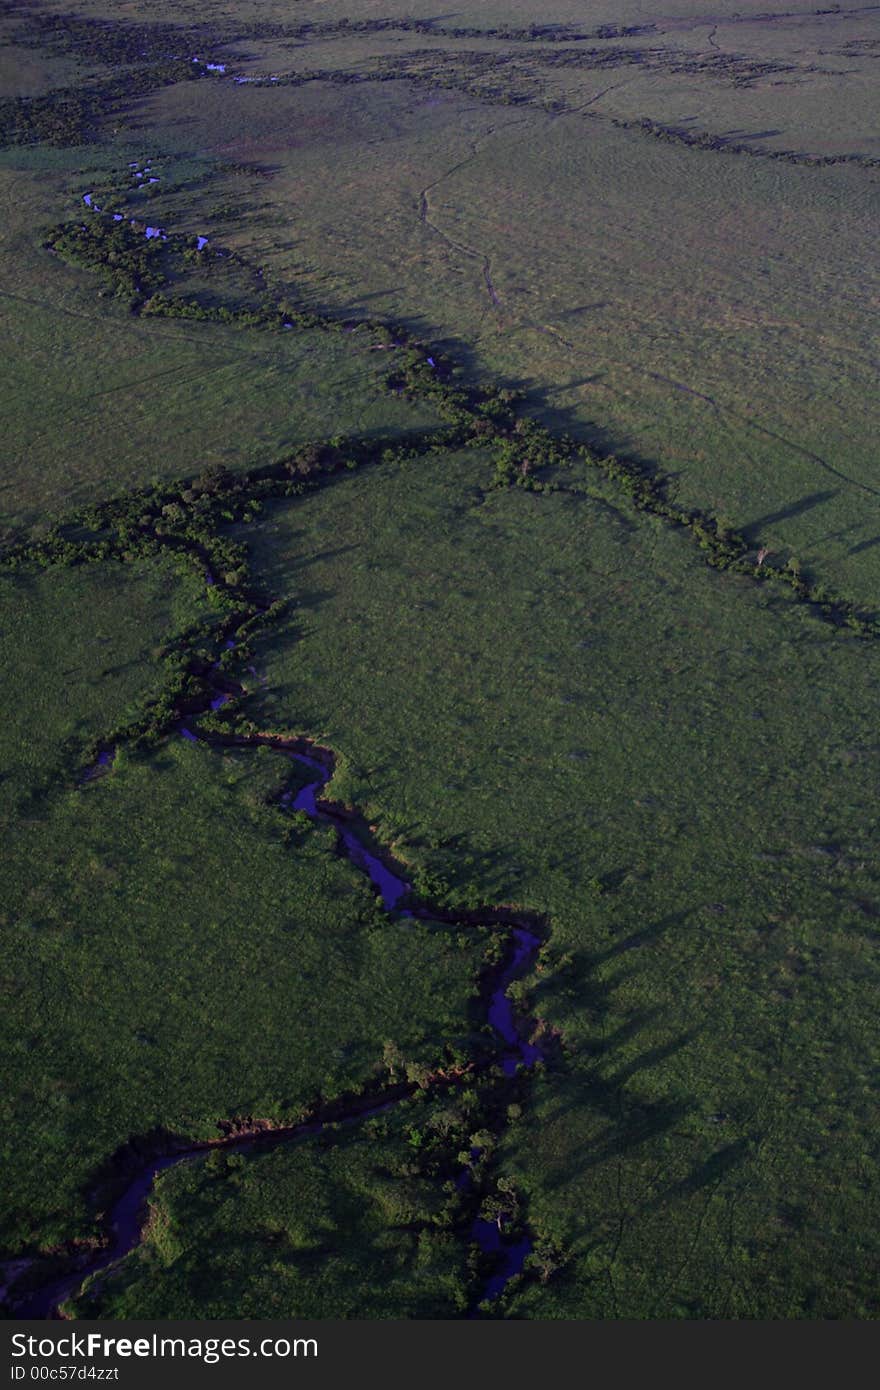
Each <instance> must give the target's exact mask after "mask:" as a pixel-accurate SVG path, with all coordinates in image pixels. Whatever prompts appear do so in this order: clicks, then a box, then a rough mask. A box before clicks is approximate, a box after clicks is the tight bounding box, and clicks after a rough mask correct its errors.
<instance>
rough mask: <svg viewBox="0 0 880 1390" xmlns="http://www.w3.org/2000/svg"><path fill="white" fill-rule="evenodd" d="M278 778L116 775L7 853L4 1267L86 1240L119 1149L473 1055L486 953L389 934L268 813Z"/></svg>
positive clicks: (213, 755)
mask: <svg viewBox="0 0 880 1390" xmlns="http://www.w3.org/2000/svg"><path fill="white" fill-rule="evenodd" d="M280 763H281V759H280V758H278V757H277V756H276V757H273V756H272V755H271V754H269V753H268V752H267V753H266V754H265V755H264V756H263V757H260V756H259V755H254V756H250V755H234V754H229V755H222V754H220V753H218V752H215V751H213V750H209V749H208V748H206V747H201V746H199V747H194V746H191V745H187V744H185V743H183V742H177V743H174V744H172V745H169V746H168V747H167V748H166V749H165V750H164V751H163V752H162V753H161V754H159V755H157V756H156V757H155V758H154V759H153V760H152V761H146V760H133V759H126V758H125V757H123V756H122V755H119V761H118V764H117V765H116V766H115V767H114V769H113V771H112V772H111V773H109V774H107V775H106V776H104V777H103V778H101V779H99V780H97V781H95V782H93V783H92V784H90V785H87V786H86V787H84V788H82V789H79V790H71V791H69V792H67V793H59V794H58V795H57V797H56V798H55V799H54V800H53V803H52V804H51V806H50V808H49V809H48V811H47V812H46V813H45V814H44V815H43V816H41V817H40V818H39V819H33V820H31V821H29V822H26V823H24V824H21V825H20V826H19V827H18V829H17V830H16V832H15V833H14V834H10V835H9V836H8V837H7V845H6V855H5V860H6V862H5V868H4V895H3V931H4V939H5V942H6V950H5V952H4V959H5V961H6V971H5V979H4V989H5V994H6V998H5V1003H4V1009H3V1032H4V1041H3V1056H4V1071H5V1073H6V1080H5V1084H4V1087H3V1091H4V1101H3V1136H4V1137H3V1143H2V1150H3V1155H2V1156H3V1168H4V1193H3V1245H4V1248H5V1249H6V1250H7V1251H8V1252H9V1253H15V1252H16V1251H20V1250H22V1249H24V1250H25V1252H27V1251H33V1250H34V1249H37V1250H40V1249H41V1250H46V1249H48V1248H51V1247H52V1246H53V1245H55V1244H56V1243H58V1242H63V1241H65V1240H69V1239H71V1238H73V1237H80V1238H82V1237H86V1236H88V1235H90V1234H92V1233H93V1232H94V1230H95V1215H96V1210H97V1211H100V1210H101V1209H103V1202H104V1200H105V1198H106V1194H107V1192H108V1191H109V1190H110V1189H111V1188H112V1185H113V1179H114V1173H113V1170H112V1166H111V1168H110V1169H109V1170H108V1169H107V1167H106V1165H107V1162H108V1160H110V1159H111V1158H112V1156H113V1155H114V1154H115V1153H116V1152H117V1151H118V1150H120V1149H122V1148H123V1147H124V1146H125V1145H126V1144H127V1143H128V1142H129V1141H130V1140H132V1139H136V1140H137V1139H143V1138H146V1142H147V1144H148V1145H149V1136H151V1135H152V1136H154V1137H155V1136H156V1134H157V1132H158V1133H159V1134H160V1135H161V1133H163V1132H170V1133H171V1134H173V1135H177V1136H184V1137H193V1138H210V1137H211V1136H214V1137H217V1136H218V1134H219V1130H218V1125H219V1123H220V1121H226V1120H230V1119H232V1118H233V1117H236V1116H237V1117H240V1118H248V1117H254V1118H257V1119H266V1120H270V1121H276V1122H277V1121H281V1120H284V1119H287V1120H290V1119H296V1118H297V1116H298V1115H299V1114H301V1113H302V1112H303V1111H304V1109H305V1108H306V1107H307V1106H308V1105H309V1104H310V1103H312V1102H313V1101H315V1100H316V1099H317V1098H319V1097H320V1098H323V1099H326V1100H329V1099H333V1098H334V1097H336V1096H339V1095H341V1094H343V1093H345V1092H347V1091H350V1090H360V1089H361V1088H362V1087H364V1086H365V1085H366V1084H368V1083H370V1082H377V1081H381V1080H382V1079H383V1077H384V1074H385V1068H384V1063H383V1049H384V1045H385V1043H386V1042H389V1043H393V1044H396V1045H397V1047H398V1048H399V1049H400V1052H401V1054H402V1055H403V1056H404V1057H406V1058H407V1059H408V1060H410V1061H416V1062H422V1063H430V1064H437V1063H441V1062H442V1060H443V1054H444V1051H445V1045H446V1043H447V1042H448V1043H449V1044H450V1045H451V1046H452V1048H453V1050H455V1049H456V1046H457V1044H456V1041H455V1040H456V1039H458V1040H459V1042H460V1043H462V1044H464V1043H466V1041H467V1037H468V1033H469V1028H470V1004H469V998H470V995H471V993H472V990H473V988H474V976H475V972H476V970H477V968H478V960H477V956H478V942H476V941H475V942H474V945H473V948H472V949H468V948H466V947H462V946H461V945H459V944H457V942H456V938H455V936H454V935H453V934H450V933H449V932H447V931H443V930H438V931H436V932H435V931H432V930H431V929H430V927H428V926H421V925H419V926H415V925H413V924H412V923H410V924H409V925H406V924H403V925H400V924H396V923H393V922H389V921H388V920H387V918H386V917H385V916H384V914H382V913H381V912H380V910H379V909H378V907H377V905H376V900H375V898H374V895H373V893H372V892H371V890H370V888H369V886H368V885H365V882H364V880H363V878H362V877H361V876H360V875H358V874H357V873H356V872H355V871H354V870H353V869H352V868H351V867H350V866H349V865H348V864H347V863H346V862H345V861H343V860H340V859H339V858H338V857H337V856H336V853H335V846H334V839H335V837H334V835H333V834H332V832H329V831H328V832H326V833H322V832H319V831H317V830H314V829H313V828H311V827H309V826H306V827H302V826H298V825H295V824H292V823H291V822H290V820H289V819H285V818H284V815H283V813H282V812H281V811H279V810H277V809H272V808H269V807H267V806H266V804H265V797H266V795H267V794H268V792H269V790H270V789H271V788H273V787H274V788H277V786H278V785H279V784H280V783H281V782H282V780H283V775H284V772H285V768H284V767H280V766H279V764H280ZM99 1179H102V1181H99Z"/></svg>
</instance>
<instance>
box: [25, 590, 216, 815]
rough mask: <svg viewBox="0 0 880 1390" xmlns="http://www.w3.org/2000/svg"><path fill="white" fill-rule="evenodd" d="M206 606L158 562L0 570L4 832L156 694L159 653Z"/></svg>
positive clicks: (74, 774)
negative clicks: (43, 570) (51, 569)
mask: <svg viewBox="0 0 880 1390" xmlns="http://www.w3.org/2000/svg"><path fill="white" fill-rule="evenodd" d="M206 613H207V609H206V605H205V603H204V601H203V590H202V589H201V586H198V585H196V584H195V583H194V582H193V581H192V579H187V578H184V577H183V576H182V575H181V574H180V573H179V572H177V571H176V570H174V569H172V567H171V566H170V565H169V564H167V563H165V564H163V565H161V566H157V565H155V564H149V565H148V564H145V563H138V564H136V565H131V566H127V565H126V566H123V565H108V566H104V567H102V568H101V569H100V570H99V569H98V567H89V568H81V569H75V570H63V571H61V570H56V571H54V572H53V573H48V574H47V573H39V572H30V573H28V572H20V573H18V574H8V573H7V574H2V575H0V668H2V671H3V703H4V711H5V713H4V718H3V721H2V732H0V762H2V767H3V777H2V785H3V792H4V795H3V802H4V805H3V812H2V823H3V829H4V832H5V833H6V832H8V831H9V830H10V828H11V826H12V825H13V824H14V820H15V817H16V816H17V815H19V814H21V813H23V812H26V810H27V808H28V807H30V810H31V811H33V809H34V805H35V804H36V801H39V800H43V799H44V798H45V796H46V793H47V791H49V790H50V789H51V787H52V786H53V785H54V784H55V782H56V781H57V779H58V778H62V779H64V780H65V781H67V782H70V783H72V782H73V781H74V780H75V779H76V778H77V777H78V776H79V775H80V774H81V772H82V770H83V765H84V762H85V758H86V755H87V752H88V750H89V748H90V745H91V744H93V743H94V742H95V741H97V740H100V739H101V738H102V737H103V736H104V735H106V734H107V733H108V732H109V731H110V730H111V729H113V728H116V727H117V726H120V725H124V724H125V723H127V722H128V720H129V719H130V718H131V717H132V716H133V715H134V714H136V713H137V712H138V711H139V709H140V708H141V706H142V704H143V702H144V700H145V699H148V698H150V697H151V696H155V695H157V694H158V693H159V691H160V690H161V688H162V685H163V682H164V680H165V678H166V677H165V672H164V671H163V669H162V667H161V665H160V663H159V661H158V652H159V650H160V649H161V647H162V646H163V644H165V643H166V642H169V641H172V640H173V639H174V638H175V637H176V636H180V635H181V634H182V633H183V632H184V631H185V630H186V629H187V628H189V627H191V626H192V625H193V624H194V623H195V622H196V621H198V620H199V619H202V618H204V617H205V616H206Z"/></svg>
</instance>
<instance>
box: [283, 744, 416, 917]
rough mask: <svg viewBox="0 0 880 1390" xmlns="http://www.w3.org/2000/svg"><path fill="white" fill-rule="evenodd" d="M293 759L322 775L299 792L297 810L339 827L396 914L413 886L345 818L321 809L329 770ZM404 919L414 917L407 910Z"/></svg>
mask: <svg viewBox="0 0 880 1390" xmlns="http://www.w3.org/2000/svg"><path fill="white" fill-rule="evenodd" d="M293 757H294V758H295V759H296V761H297V762H298V763H303V764H305V766H306V767H309V768H312V769H313V770H314V771H316V772H318V773H319V774H320V777H319V780H318V781H316V782H309V783H307V784H306V786H304V787H302V788H301V790H300V791H299V792H297V794H296V796H295V798H294V799H293V801H292V802H291V805H292V807H293V810H294V811H305V813H306V815H307V816H311V818H312V820H318V821H324V822H325V823H326V822H329V823H330V824H332V825H334V826H335V827H336V830H337V832H338V833H339V838H340V839H341V841H342V843H343V845H344V846H345V851H346V853H347V855H348V857H349V859H350V860H351V862H352V863H353V864H354V865H356V867H357V868H359V869H361V870H362V871H363V872H364V873H365V874H366V875H367V877H368V878H369V880H370V882H371V883H372V885H373V887H374V888H375V889H376V890H377V892H378V893H379V894H380V896H381V898H382V902H383V904H384V906H385V908H386V909H387V910H388V911H389V912H394V911H395V910H396V908H397V904H398V903H399V902H400V900H401V898H403V897H405V896H406V894H407V893H409V891H410V889H411V886H412V885H411V884H409V883H407V882H405V880H404V879H402V878H398V877H397V875H396V874H393V873H392V872H391V870H390V869H389V868H387V867H386V865H385V864H383V863H382V860H381V859H379V858H377V856H376V855H375V854H370V852H369V850H368V849H366V848H365V847H364V845H363V844H362V843H361V841H360V840H359V839H358V838H357V836H356V835H355V834H354V832H353V831H352V830H351V829H350V827H349V826H347V825H346V823H345V821H344V820H343V819H342V817H341V816H339V815H334V813H333V812H332V811H331V810H329V809H327V810H324V809H322V808H320V807H319V806H318V794H319V793H320V792H321V791H322V790H323V788H324V787H325V786H326V784H327V782H328V781H329V780H330V775H331V774H330V771H329V769H328V768H327V767H325V766H324V764H323V763H319V762H318V760H317V758H310V757H309V756H308V754H307V753H294V754H293ZM400 915H401V917H411V916H412V913H411V912H409V911H408V910H407V909H403V910H402V911H401V914H400Z"/></svg>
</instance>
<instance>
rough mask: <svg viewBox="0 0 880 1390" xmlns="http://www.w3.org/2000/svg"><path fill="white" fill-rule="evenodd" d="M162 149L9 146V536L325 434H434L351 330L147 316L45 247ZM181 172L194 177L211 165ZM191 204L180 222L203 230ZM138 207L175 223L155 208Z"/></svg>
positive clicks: (5, 314)
mask: <svg viewBox="0 0 880 1390" xmlns="http://www.w3.org/2000/svg"><path fill="white" fill-rule="evenodd" d="M145 145H146V153H145ZM152 148H153V141H152V140H147V141H145V142H144V144H134V143H130V144H126V145H123V147H122V148H121V149H117V150H115V151H114V152H113V154H112V156H109V157H108V156H107V155H106V154H103V153H102V154H100V155H98V156H96V154H95V153H94V151H92V150H91V149H81V150H75V151H66V150H62V151H53V150H49V151H47V152H44V151H43V150H42V149H40V148H38V149H37V150H36V151H31V150H30V149H27V150H22V149H13V150H11V151H6V152H2V151H0V205H2V211H3V216H2V220H0V225H2V232H0V254H2V263H3V270H2V272H0V344H2V350H3V352H4V356H5V360H6V363H7V391H6V393H5V397H4V403H3V431H4V443H5V451H4V453H5V461H6V467H5V470H4V477H3V482H2V490H0V525H2V526H4V527H6V528H11V527H18V526H34V525H37V524H39V523H40V522H44V521H45V520H46V519H47V517H53V516H58V515H60V514H62V513H63V512H65V511H68V510H70V509H71V508H73V507H76V506H82V505H83V504H85V503H90V502H94V501H98V500H100V499H101V498H104V497H107V496H113V495H116V494H121V493H123V492H125V491H127V490H128V489H130V488H131V487H137V486H143V485H145V484H147V483H150V482H155V481H160V480H161V481H167V480H169V479H171V478H176V477H186V476H192V475H193V474H194V473H198V472H199V471H200V470H201V469H202V468H203V467H205V466H207V465H210V464H215V465H216V464H220V465H223V466H224V467H227V468H233V469H237V468H243V467H245V468H246V467H253V466H254V465H256V464H260V463H268V462H271V461H273V460H274V459H275V458H277V457H278V456H279V455H280V454H283V453H285V452H287V451H289V450H290V449H291V448H292V447H293V446H295V445H296V444H298V443H302V442H303V441H304V440H307V439H311V438H316V437H325V436H326V435H328V434H337V433H339V434H348V433H362V434H367V435H369V434H370V433H371V432H378V431H380V430H381V432H383V433H395V432H397V431H401V430H408V429H419V428H425V427H426V426H428V425H430V424H431V423H432V417H431V415H430V413H428V412H426V411H425V410H424V409H419V408H414V407H412V406H407V404H406V403H405V402H403V401H400V400H398V399H397V398H395V397H393V396H389V395H388V394H387V393H386V392H384V391H383V389H382V378H383V373H384V371H385V370H386V363H385V362H384V360H382V358H383V355H382V354H380V353H373V354H372V355H370V354H369V353H368V352H366V351H365V350H363V349H361V347H360V346H359V345H358V344H356V343H355V342H354V341H353V340H351V339H350V338H347V337H345V336H344V335H331V334H326V333H322V332H321V331H320V330H315V331H312V332H303V333H295V334H294V333H285V332H283V331H282V332H270V331H264V330H260V329H256V328H241V327H238V326H226V325H223V324H217V323H200V324H198V325H195V326H194V325H193V324H191V323H187V322H170V321H165V320H162V321H159V320H155V319H146V318H137V317H134V316H132V315H131V314H129V313H128V311H127V307H126V306H125V305H121V304H118V303H117V302H116V301H114V299H113V298H112V297H107V291H106V290H105V289H104V288H103V286H102V285H101V283H100V282H99V281H97V279H96V277H95V275H94V274H93V273H92V272H91V271H88V270H85V269H78V268H76V267H73V266H70V265H68V264H65V263H64V262H62V261H61V260H60V258H58V257H52V256H50V255H48V254H47V252H46V251H45V250H43V249H42V248H41V245H40V243H41V241H42V240H43V238H44V237H45V234H46V232H47V230H48V229H49V227H50V226H51V225H53V224H55V223H58V222H60V221H62V220H67V219H68V218H71V217H73V218H75V217H76V216H77V215H78V214H79V213H80V211H81V210H82V211H83V215H85V216H88V213H86V212H85V210H84V209H83V207H82V196H83V194H84V193H86V192H88V191H89V190H90V189H92V188H94V187H96V186H100V183H101V181H102V180H107V179H108V178H109V177H110V176H111V175H113V174H118V171H119V170H120V169H122V170H125V169H126V167H127V164H128V161H129V159H139V160H144V158H145V157H147V156H148V154H149V151H150V150H151V149H152ZM159 167H161V166H159V165H158V163H157V168H159ZM172 171H173V173H174V174H175V175H178V176H179V175H180V174H182V175H183V176H184V177H186V176H188V177H189V178H190V179H191V178H193V177H194V176H197V175H198V174H199V173H203V172H204V165H202V166H201V167H200V166H199V165H198V164H196V165H195V173H194V172H193V166H192V165H185V166H184V167H183V169H181V168H180V165H179V164H177V165H174V166H172ZM162 172H163V173H164V172H165V170H164V169H163V170H162ZM239 182H241V181H240V180H239ZM183 202H184V200H181V199H180V198H178V199H177V201H176V203H175V207H174V211H175V214H176V219H175V221H174V222H171V223H170V224H169V225H170V227H171V229H172V230H175V231H177V230H179V231H182V232H183V231H185V232H187V233H191V234H195V233H198V232H199V231H200V230H201V227H200V224H199V223H198V221H196V222H193V218H192V212H191V210H190V212H189V215H187V209H186V207H185V205H183V206H182V205H181V204H182V203H183ZM130 208H131V212H132V214H135V213H137V215H139V216H141V215H143V216H145V218H146V220H147V221H149V222H152V221H153V220H154V219H155V220H156V221H157V222H159V221H160V219H161V225H165V215H164V213H163V211H162V208H161V204H158V203H157V201H156V200H154V199H151V200H149V201H144V199H143V198H139V197H133V198H132V200H131V204H130ZM99 296H101V297H99Z"/></svg>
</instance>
